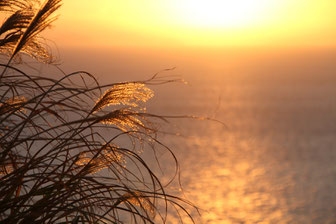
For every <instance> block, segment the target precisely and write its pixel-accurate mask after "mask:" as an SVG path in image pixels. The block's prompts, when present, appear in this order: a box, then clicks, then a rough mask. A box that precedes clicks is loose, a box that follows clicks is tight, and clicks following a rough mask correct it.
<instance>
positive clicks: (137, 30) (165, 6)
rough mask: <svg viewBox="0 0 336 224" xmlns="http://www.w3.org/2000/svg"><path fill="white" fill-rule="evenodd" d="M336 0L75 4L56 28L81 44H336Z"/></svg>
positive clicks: (56, 36) (65, 40) (78, 0)
mask: <svg viewBox="0 0 336 224" xmlns="http://www.w3.org/2000/svg"><path fill="white" fill-rule="evenodd" d="M335 11H336V1H335V0H234V1H233V0H141V1H139V0H122V1H120V0H97V1H92V0H70V1H64V3H63V6H62V9H61V10H60V11H59V14H60V17H59V19H58V21H57V22H56V23H55V27H54V28H53V29H52V30H51V31H48V32H49V34H48V35H47V36H48V37H49V38H50V39H52V40H55V41H56V42H57V43H58V44H63V45H72V46H73V45H76V46H88V47H95V46H119V47H120V46H129V47H137V46H140V47H141V46H156V47H157V46H160V47H161V46H166V47H170V46H181V45H183V46H260V45H261V46H264V45H267V46H268V45H271V46H327V47H329V46H335V45H336V14H335Z"/></svg>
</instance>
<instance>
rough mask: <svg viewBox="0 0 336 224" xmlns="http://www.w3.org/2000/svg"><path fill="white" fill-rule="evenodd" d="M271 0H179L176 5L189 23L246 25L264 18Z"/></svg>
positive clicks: (224, 25)
mask: <svg viewBox="0 0 336 224" xmlns="http://www.w3.org/2000/svg"><path fill="white" fill-rule="evenodd" d="M272 2H274V1H272V0H180V1H179V3H178V4H177V7H178V9H179V12H180V16H182V18H181V19H182V20H185V21H186V22H187V23H189V25H192V26H202V27H232V28H234V27H246V26H249V25H253V24H255V23H256V22H258V21H261V20H263V19H264V18H265V15H266V14H268V13H269V10H270V9H271V8H272Z"/></svg>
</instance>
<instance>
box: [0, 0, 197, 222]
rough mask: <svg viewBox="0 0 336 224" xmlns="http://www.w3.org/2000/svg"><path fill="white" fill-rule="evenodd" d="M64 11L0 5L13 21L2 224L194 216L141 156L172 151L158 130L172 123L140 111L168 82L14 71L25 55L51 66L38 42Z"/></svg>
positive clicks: (8, 41) (2, 33) (2, 104)
mask: <svg viewBox="0 0 336 224" xmlns="http://www.w3.org/2000/svg"><path fill="white" fill-rule="evenodd" d="M60 4H61V1H60V0H47V1H45V2H44V3H43V4H39V2H38V1H33V0H30V1H23V0H15V1H12V0H6V1H3V0H0V10H1V11H2V12H5V13H7V15H8V16H7V19H6V20H5V21H4V22H3V24H2V26H1V27H0V50H1V54H2V55H7V58H6V60H7V61H4V62H3V63H1V64H0V67H1V69H2V71H1V76H0V220H1V223H13V224H14V223H22V224H23V223H122V222H123V220H129V221H131V222H135V223H154V222H163V223H165V222H166V221H167V220H166V213H167V210H168V209H173V210H174V211H176V212H177V213H178V215H180V214H179V212H182V213H185V214H186V215H188V216H190V214H189V208H192V207H193V206H192V205H191V204H190V203H189V202H188V201H186V200H184V199H182V198H179V197H177V196H174V195H169V194H168V193H167V192H166V191H165V187H164V186H163V185H162V184H161V182H160V180H159V179H158V178H157V176H156V174H155V173H154V172H153V171H152V170H151V169H150V168H149V166H148V165H147V163H146V161H144V160H143V159H142V157H141V151H142V149H143V148H146V147H154V145H158V146H160V147H165V146H164V145H163V144H162V143H161V142H159V140H158V139H157V137H156V133H157V131H158V130H157V129H156V126H155V121H158V120H163V121H164V120H165V118H164V117H160V116H156V115H153V114H149V113H146V112H145V110H143V105H144V104H145V103H146V101H147V100H149V99H150V98H151V97H152V96H153V92H152V90H150V89H149V88H148V87H147V86H146V84H147V83H151V82H152V83H154V84H157V83H160V82H162V83H163V82H165V81H169V80H164V81H160V80H155V77H153V78H154V79H150V80H147V81H146V82H125V83H112V84H108V85H103V86H101V85H99V83H98V82H97V81H96V79H95V78H94V76H92V75H91V74H89V73H87V72H74V73H71V74H66V75H64V77H62V78H61V79H54V78H51V77H49V76H48V74H45V75H43V76H41V75H33V74H28V73H27V72H25V70H24V69H22V68H21V69H19V67H17V66H16V65H14V64H13V62H15V61H16V60H13V59H16V58H18V57H20V54H27V55H29V56H32V57H33V58H35V59H37V60H39V61H40V62H50V61H51V59H52V57H51V54H50V52H49V51H48V50H47V48H46V47H45V46H43V45H42V44H41V42H40V41H39V38H40V36H39V34H40V32H41V31H43V30H44V29H45V28H46V27H48V26H49V25H50V23H51V22H53V21H54V20H55V17H54V16H53V13H54V12H55V11H56V10H57V9H58V8H59V7H60ZM74 83H76V84H74ZM104 91H105V93H103V92H104ZM153 150H155V148H153ZM166 150H167V151H168V152H170V153H171V156H172V158H173V159H174V160H175V163H176V164H175V165H176V169H177V170H178V163H177V161H176V158H175V156H174V154H173V153H172V152H171V151H170V150H169V148H167V147H166ZM190 219H191V220H192V218H191V216H190Z"/></svg>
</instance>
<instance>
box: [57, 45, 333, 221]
mask: <svg viewBox="0 0 336 224" xmlns="http://www.w3.org/2000/svg"><path fill="white" fill-rule="evenodd" d="M60 52H62V51H60ZM83 52H86V53H83ZM61 56H62V58H63V59H62V61H63V68H64V70H65V71H67V72H70V71H73V70H87V71H89V72H92V73H93V74H95V75H96V76H97V77H98V79H99V81H100V82H101V83H104V82H118V81H127V80H145V79H148V78H150V77H151V76H152V75H153V74H155V73H156V72H160V71H162V70H164V69H167V68H173V67H176V68H174V69H173V70H170V71H167V72H161V73H159V75H160V77H164V78H165V79H175V78H178V79H179V78H183V79H184V80H185V81H186V82H187V83H186V84H185V83H182V82H175V83H168V84H164V85H159V86H156V85H155V86H150V87H151V88H152V89H153V90H155V97H154V98H153V99H152V100H151V101H150V102H149V105H148V107H147V110H148V112H153V113H156V114H159V115H175V116H183V115H194V116H196V117H203V118H204V117H207V118H209V120H204V119H203V120H202V119H195V118H176V119H170V120H169V123H168V124H167V125H166V126H163V127H162V128H163V130H165V131H168V132H170V133H171V134H159V138H160V140H161V141H162V142H164V143H165V144H166V145H167V146H169V147H170V148H171V149H172V150H173V151H174V153H175V155H176V156H177V158H178V161H179V165H180V180H181V186H179V185H178V184H176V183H175V184H173V185H171V186H170V187H169V188H168V189H171V190H172V191H176V192H178V194H180V195H181V196H183V197H185V198H187V199H188V200H189V201H191V202H192V203H194V204H195V205H196V206H198V207H199V208H200V213H201V215H198V213H197V212H196V211H195V210H192V215H193V216H194V218H195V221H196V222H197V223H214V224H215V223H216V224H217V223H246V224H248V223H335V222H336V193H335V191H334V189H335V187H336V162H335V161H336V63H335V61H336V50H333V49H295V50H293V49H280V48H279V49H263V50H260V49H257V48H255V49H254V48H248V49H233V48H231V49H212V50H204V49H196V50H192V49H187V50H183V49H182V50H181V49H171V50H162V49H155V50H148V51H144V50H138V51H135V50H134V51H133V50H132V49H129V50H122V49H117V50H116V49H100V50H99V49H95V50H93V49H72V50H70V49H65V50H64V51H63V55H61ZM218 121H220V122H222V123H224V124H222V123H220V122H218ZM166 155H167V154H165V153H164V152H162V153H161V154H159V159H160V160H161V161H162V166H163V168H162V169H163V170H164V171H162V172H161V171H160V170H159V169H158V173H159V176H160V178H162V181H163V182H167V181H168V179H169V178H170V177H172V174H171V171H173V170H174V163H173V162H172V160H171V158H170V159H168V158H165V156H166ZM151 162H152V161H149V163H151ZM180 187H181V188H182V190H181V189H180ZM178 219H179V218H178V216H176V214H175V213H169V214H168V223H178ZM184 221H185V222H186V223H189V222H190V220H188V219H187V218H185V219H184Z"/></svg>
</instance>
